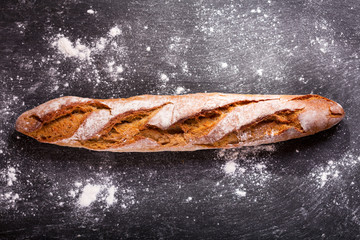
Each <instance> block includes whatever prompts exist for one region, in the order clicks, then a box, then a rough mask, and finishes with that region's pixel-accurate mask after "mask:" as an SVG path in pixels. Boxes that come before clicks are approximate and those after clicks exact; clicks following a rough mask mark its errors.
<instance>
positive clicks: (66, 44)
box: [51, 10, 122, 61]
mask: <svg viewBox="0 0 360 240" xmlns="http://www.w3.org/2000/svg"><path fill="white" fill-rule="evenodd" d="M88 11H90V10H88ZM121 33H122V32H121V30H120V28H119V27H118V26H114V27H113V28H111V29H110V30H109V32H108V34H107V35H108V37H107V38H104V37H101V38H99V39H97V40H96V41H94V44H92V45H94V46H86V45H85V44H82V43H81V40H80V39H77V40H75V41H74V42H72V41H71V40H70V39H69V38H67V37H66V36H64V35H62V34H59V35H57V36H55V37H54V39H53V42H52V43H51V46H52V47H53V48H55V49H57V50H58V51H59V52H60V53H61V54H63V55H64V56H65V57H69V58H76V59H79V60H81V61H84V60H88V61H90V60H91V59H90V58H91V55H92V54H94V53H99V52H101V51H103V50H104V49H105V48H106V47H107V45H108V44H109V43H110V40H111V39H112V38H114V37H117V36H119V35H120V34H121ZM112 44H116V42H113V43H112Z"/></svg>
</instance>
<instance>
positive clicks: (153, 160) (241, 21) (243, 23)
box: [0, 0, 360, 239]
mask: <svg viewBox="0 0 360 240" xmlns="http://www.w3.org/2000/svg"><path fill="white" fill-rule="evenodd" d="M0 6H1V9H0V11H1V21H0V25H1V28H0V29H1V41H0V44H1V48H0V51H1V62H0V64H1V65H0V66H1V75H0V83H1V89H2V90H1V93H2V94H1V96H0V103H1V105H0V119H1V129H0V157H1V161H0V214H1V217H0V238H1V239H7V238H9V239H13V238H15V239H38V238H43V239H52V238H53V239H59V238H60V239H73V238H83V239H92V238H100V239H119V238H132V239H133V238H139V239H142V238H157V239H171V238H181V239H184V238H191V239H193V238H196V239H205V238H206V239H254V238H255V239H273V238H285V239H321V238H323V239H356V238H357V239H359V238H360V230H359V229H360V186H359V183H360V149H359V146H360V144H359V135H360V131H359V124H360V120H359V118H360V111H359V107H360V106H359V105H360V104H359V103H360V97H359V96H360V82H359V78H360V69H359V67H360V14H359V13H360V2H359V1H358V0H353V1H351V0H345V1H336V0H333V1H331V0H324V1H314V0H297V1H280V0H268V1H185V0H178V1H161V0H156V1H110V0H106V1H105V0H103V1H81V0H68V1H63V2H58V1H36V0H21V1H20V0H19V1H14V0H11V1H1V3H0ZM195 92H227V93H253V94H308V93H314V94H320V95H322V96H325V97H328V98H330V99H332V100H335V101H337V102H339V103H340V104H341V105H342V106H343V107H344V109H345V111H346V113H347V115H346V118H345V119H344V120H343V121H342V122H341V123H340V124H339V125H337V126H336V127H334V128H332V129H330V130H328V131H325V132H322V133H319V134H317V135H314V136H310V137H306V138H303V139H298V140H292V141H288V142H284V143H278V144H273V145H268V146H263V147H255V148H243V149H237V150H226V151H219V150H206V151H197V152H180V153H177V152H164V153H105V152H93V151H88V150H84V149H73V148H65V147H59V146H55V145H50V144H42V143H39V142H36V141H35V140H33V139H31V138H29V137H26V136H24V135H22V134H20V133H18V132H16V131H15V130H14V123H15V120H16V118H17V117H18V116H19V115H20V114H21V113H22V112H24V111H26V110H28V109H31V108H33V107H35V106H37V105H39V104H40V103H43V102H45V101H47V100H50V99H53V98H56V97H60V96H66V95H75V96H81V97H92V98H119V97H130V96H133V95H139V94H185V93H195Z"/></svg>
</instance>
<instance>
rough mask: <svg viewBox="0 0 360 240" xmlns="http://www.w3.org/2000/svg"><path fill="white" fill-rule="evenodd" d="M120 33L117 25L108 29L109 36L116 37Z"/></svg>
mask: <svg viewBox="0 0 360 240" xmlns="http://www.w3.org/2000/svg"><path fill="white" fill-rule="evenodd" d="M120 34H121V30H120V28H119V27H118V26H115V27H113V28H111V29H110V31H109V35H110V36H111V37H116V36H118V35H120Z"/></svg>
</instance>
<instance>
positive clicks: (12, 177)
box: [7, 167, 16, 186]
mask: <svg viewBox="0 0 360 240" xmlns="http://www.w3.org/2000/svg"><path fill="white" fill-rule="evenodd" d="M15 172H16V169H15V168H13V167H9V168H8V171H7V185H8V186H12V185H13V184H14V182H15V181H16V173H15Z"/></svg>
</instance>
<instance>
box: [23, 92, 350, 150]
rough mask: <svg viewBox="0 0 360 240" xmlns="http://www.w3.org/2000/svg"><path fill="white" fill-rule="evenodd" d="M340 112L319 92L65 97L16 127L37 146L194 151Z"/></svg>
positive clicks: (298, 129) (286, 135)
mask: <svg viewBox="0 0 360 240" xmlns="http://www.w3.org/2000/svg"><path fill="white" fill-rule="evenodd" d="M344 115H345V113H344V110H343V108H342V107H341V106H340V105H339V104H338V103H336V102H334V101H331V100H329V99H327V98H324V97H321V96H318V95H242V94H222V93H197V94H188V95H181V96H155V95H142V96H135V97H131V98H127V99H124V98H121V99H89V98H80V97H72V96H68V97H61V98H57V99H54V100H51V101H48V102H46V103H44V104H41V105H39V106H38V107H35V108H34V109H31V110H29V111H27V112H25V113H23V114H22V115H21V116H20V117H19V118H18V119H17V121H16V130H17V131H19V132H21V133H23V134H25V135H28V136H30V137H33V138H35V139H36V140H38V141H40V142H45V143H52V144H57V145H62V146H69V147H80V148H87V149H91V150H96V151H113V152H157V151H195V150H200V149H215V148H236V147H242V146H254V145H260V144H268V143H275V142H279V141H285V140H289V139H293V138H299V137H304V136H308V135H311V134H315V133H317V132H319V131H323V130H325V129H328V128H331V127H332V126H334V125H335V124H337V123H338V122H340V121H341V120H342V119H343V118H344Z"/></svg>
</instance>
